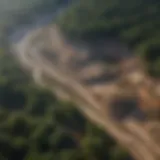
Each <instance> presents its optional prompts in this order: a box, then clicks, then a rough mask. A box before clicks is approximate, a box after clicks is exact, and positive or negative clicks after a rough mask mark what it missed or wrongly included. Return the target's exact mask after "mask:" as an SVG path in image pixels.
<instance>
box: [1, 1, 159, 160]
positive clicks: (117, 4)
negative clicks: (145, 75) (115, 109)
mask: <svg viewBox="0 0 160 160" xmlns="http://www.w3.org/2000/svg"><path fill="white" fill-rule="evenodd" d="M159 20H160V1H159V0H81V1H77V2H76V3H72V4H71V6H70V7H69V8H68V9H67V10H66V11H65V12H64V13H63V14H61V15H60V16H59V17H58V18H57V20H56V21H57V24H58V25H59V27H60V28H61V29H62V31H63V32H64V34H66V35H68V36H70V37H71V38H72V37H74V38H77V39H84V40H87V41H90V40H95V39H101V38H105V37H115V38H118V39H119V40H120V41H122V42H125V43H126V44H127V45H128V46H129V47H130V48H131V49H132V50H134V52H135V54H136V55H138V56H141V57H142V58H143V59H145V61H146V68H147V69H148V72H149V73H150V74H151V75H152V76H155V77H160V21H159ZM7 52H8V51H5V50H3V49H1V50H0V160H128V157H129V155H128V154H127V153H126V151H125V150H124V149H123V148H122V147H121V146H119V145H118V144H117V143H116V142H115V141H114V140H113V139H112V138H111V137H110V136H109V135H106V133H105V132H104V131H103V130H102V129H101V128H98V127H96V126H95V125H94V124H91V123H90V122H88V120H86V119H85V118H84V117H83V116H82V115H81V113H80V112H79V111H77V110H76V107H74V104H73V103H71V102H64V101H62V100H59V99H58V98H57V97H56V95H53V94H51V93H50V92H49V91H48V90H46V89H45V88H39V87H38V86H37V85H36V84H34V83H33V81H32V79H31V78H29V76H28V74H27V73H26V72H24V71H23V70H22V69H21V68H20V67H19V64H18V63H17V61H16V60H14V58H13V57H12V56H11V55H9V54H8V53H7Z"/></svg>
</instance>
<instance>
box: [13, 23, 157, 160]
mask: <svg viewBox="0 0 160 160" xmlns="http://www.w3.org/2000/svg"><path fill="white" fill-rule="evenodd" d="M45 50H50V52H51V54H53V55H54V56H56V57H58V58H56V60H53V59H52V58H48V55H47V53H45ZM12 51H14V54H15V56H16V57H17V58H18V59H19V61H20V62H21V65H22V66H23V67H24V68H25V69H27V70H29V71H30V72H31V74H32V76H33V78H34V80H35V82H36V83H37V84H39V85H41V86H45V87H47V88H49V89H50V90H51V91H52V92H54V93H55V92H56V90H57V91H58V90H59V89H60V90H62V92H64V93H65V94H67V95H68V96H69V97H70V100H72V101H74V102H75V103H76V104H77V107H78V109H79V110H80V111H81V112H82V113H83V114H84V115H85V116H86V117H87V118H89V119H90V120H91V121H93V122H94V123H96V124H97V125H99V126H101V127H103V128H104V130H105V131H106V132H107V133H109V134H110V135H111V136H112V137H113V138H114V139H115V140H116V141H117V142H119V143H120V144H121V145H123V146H124V147H126V148H127V149H128V150H129V152H130V153H131V154H132V155H133V157H134V158H135V159H137V160H159V159H160V146H159V145H160V144H158V143H157V142H156V141H155V140H154V139H153V136H152V135H151V133H150V130H149V128H148V127H146V126H148V125H146V123H145V122H138V121H136V120H135V119H132V118H128V119H125V120H123V121H119V122H118V121H115V120H113V119H112V118H111V116H110V113H109V112H108V110H107V108H109V104H110V103H109V102H110V101H109V99H110V98H112V97H113V96H114V95H115V94H116V93H117V92H120V89H119V88H118V86H117V83H116V82H115V81H113V82H112V83H106V84H105V85H106V87H108V89H109V88H110V90H107V89H106V88H105V94H106V95H105V96H106V97H105V98H106V99H107V100H105V102H104V101H102V102H99V101H98V100H97V99H96V97H95V94H94V88H95V86H94V85H86V84H85V83H84V81H85V80H84V79H85V78H83V76H82V75H83V74H80V73H84V71H85V69H86V68H87V67H86V68H85V69H84V68H82V69H81V72H80V70H78V69H79V68H78V69H76V68H72V65H71V62H72V61H74V62H76V63H77V64H78V63H79V61H78V60H81V61H84V60H85V59H86V57H88V56H86V57H85V56H84V54H81V56H80V53H78V54H77V52H79V51H77V50H75V49H74V48H73V47H72V46H71V45H69V44H67V42H66V41H65V40H64V38H63V36H62V35H61V33H60V31H59V30H58V29H57V27H56V26H54V27H53V26H52V27H48V28H44V29H39V30H35V31H32V32H29V33H28V34H27V35H26V36H25V37H24V38H23V39H22V40H21V41H20V42H19V43H18V44H14V45H13V46H12ZM73 58H74V59H73ZM89 65H90V63H87V66H89ZM101 68H103V69H104V68H105V67H104V66H103V65H102V67H101ZM106 70H107V69H106V68H105V69H104V72H106ZM97 74H98V73H97ZM80 77H81V78H80ZM91 78H94V76H93V75H92V76H91ZM111 86H112V87H111ZM55 88H57V89H55ZM102 93H103V94H104V92H102ZM99 94H100V93H99ZM104 108H106V110H105V111H104ZM152 126H153V125H152Z"/></svg>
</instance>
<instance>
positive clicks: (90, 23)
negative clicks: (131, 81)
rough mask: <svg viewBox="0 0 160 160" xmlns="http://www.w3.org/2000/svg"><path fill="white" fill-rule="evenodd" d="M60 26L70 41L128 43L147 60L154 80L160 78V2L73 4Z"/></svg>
mask: <svg viewBox="0 0 160 160" xmlns="http://www.w3.org/2000/svg"><path fill="white" fill-rule="evenodd" d="M57 23H58V24H59V26H60V28H61V29H62V31H63V32H64V33H65V34H66V35H67V36H69V37H70V38H75V37H76V39H83V40H86V41H91V40H95V39H101V38H108V39H109V38H116V39H118V40H119V41H121V42H124V43H125V44H127V45H128V46H129V47H130V48H131V50H133V51H134V53H135V54H136V55H138V56H141V57H142V58H143V59H144V60H145V62H146V68H147V71H148V72H149V73H150V74H151V75H152V76H154V77H156V78H157V77H160V1H159V0H81V1H77V3H72V5H71V7H70V8H69V9H68V10H67V11H66V12H64V13H63V14H62V15H61V16H59V17H58V18H57Z"/></svg>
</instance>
